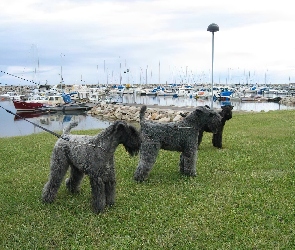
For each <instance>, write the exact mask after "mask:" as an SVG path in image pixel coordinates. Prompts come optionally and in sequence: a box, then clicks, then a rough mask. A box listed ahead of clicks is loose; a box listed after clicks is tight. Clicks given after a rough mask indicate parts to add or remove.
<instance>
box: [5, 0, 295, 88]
mask: <svg viewBox="0 0 295 250" xmlns="http://www.w3.org/2000/svg"><path fill="white" fill-rule="evenodd" d="M292 2H293V1H291V0H289V1H286V0H280V1H259V0H255V1H254V0H247V1H234V0H222V1H221V0H216V1H210V0H207V1H197V0H178V1H176V0H155V1H153V0H120V1H119V0H118V1H113V0H105V1H102V0H68V1H65V0H50V1H45V0H42V1H41V0H1V2H0V43H1V47H0V52H1V63H0V64H1V65H0V70H1V71H2V72H0V83H1V84H2V85H5V84H7V85H11V84H13V85H25V84H28V82H27V81H24V80H21V79H19V78H17V77H14V76H18V77H22V78H23V79H26V80H29V81H30V80H32V81H35V82H38V83H41V84H45V83H46V82H47V83H48V84H51V85H54V84H58V83H59V82H60V79H61V76H60V74H61V73H62V76H63V80H64V83H66V84H81V83H87V84H97V83H109V84H110V83H119V82H120V72H121V76H122V78H121V82H122V83H123V84H125V83H127V82H129V83H142V84H144V83H146V82H147V83H158V82H160V83H162V84H164V83H166V82H168V83H171V82H174V81H181V80H182V81H184V82H185V81H188V82H191V83H195V82H197V83H198V82H211V78H210V77H211V66H212V65H211V62H212V33H210V32H208V31H207V27H208V26H209V25H210V24H211V23H216V24H217V25H218V26H219V31H218V32H216V33H214V70H213V73H214V82H217V83H238V82H240V83H243V82H244V83H245V82H249V83H256V82H259V83H265V82H266V83H279V84H281V83H288V82H289V79H290V81H291V82H295V62H294V58H295V57H294V55H295V35H294V27H295V15H294V8H293V7H292V6H293V4H292ZM61 69H62V70H61ZM127 69H128V70H129V72H127ZM124 72H126V73H124ZM6 73H9V74H12V75H8V74H6ZM159 73H160V74H159Z"/></svg>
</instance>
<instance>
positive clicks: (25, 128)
mask: <svg viewBox="0 0 295 250" xmlns="http://www.w3.org/2000/svg"><path fill="white" fill-rule="evenodd" d="M0 105H1V107H3V108H4V109H3V108H0V137H9V136H19V135H20V136H21V135H29V134H32V133H40V132H44V130H42V129H41V128H39V127H38V126H34V125H33V124H32V123H35V124H37V125H39V126H41V127H44V128H45V129H48V130H51V131H54V132H57V133H61V132H62V130H63V129H64V128H65V127H66V126H67V124H69V122H71V121H76V122H78V126H77V127H75V128H74V129H73V130H86V129H101V128H106V127H108V126H109V125H110V124H111V122H108V121H102V120H100V119H98V118H96V117H92V116H89V115H87V114H86V113H83V114H78V115H77V114H63V113H53V114H52V113H26V114H25V113H16V111H15V109H14V106H13V103H12V102H11V101H2V102H0ZM5 109H7V110H10V111H12V112H13V113H15V114H17V115H12V114H11V113H8V112H6V111H5ZM23 118H25V119H23ZM28 121H29V122H28ZM30 122H32V123H30Z"/></svg>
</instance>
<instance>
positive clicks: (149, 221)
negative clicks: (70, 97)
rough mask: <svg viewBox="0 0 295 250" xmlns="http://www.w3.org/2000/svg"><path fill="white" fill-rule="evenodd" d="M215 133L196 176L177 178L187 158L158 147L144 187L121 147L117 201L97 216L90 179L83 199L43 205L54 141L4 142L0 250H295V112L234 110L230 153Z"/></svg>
mask: <svg viewBox="0 0 295 250" xmlns="http://www.w3.org/2000/svg"><path fill="white" fill-rule="evenodd" d="M97 131H98V130H97ZM97 131H94V130H91V131H78V132H75V133H80V134H86V133H87V134H95V133H97ZM211 136H212V135H211V134H208V133H207V134H205V135H204V139H203V142H202V144H201V146H200V149H199V151H198V161H197V172H198V175H197V177H195V178H188V177H184V176H181V175H180V174H179V171H178V160H179V153H177V152H170V151H160V154H159V156H158V158H157V162H156V164H155V166H154V168H153V170H152V171H151V174H150V176H149V179H148V181H146V182H144V183H136V182H135V181H134V180H133V172H134V171H135V169H136V166H137V163H138V156H137V157H134V158H131V157H129V155H128V154H127V152H126V151H125V150H124V148H123V147H122V146H120V147H119V148H118V149H117V151H116V155H115V158H116V174H117V198H116V204H115V205H114V206H113V207H112V208H108V209H107V210H106V212H105V213H103V214H99V215H96V214H94V213H92V210H91V206H90V199H91V195H90V186H89V180H88V178H87V177H86V178H85V179H84V181H83V185H82V189H81V193H80V194H78V195H71V194H69V193H68V192H67V190H66V188H65V184H64V183H63V184H62V186H61V188H60V190H59V192H58V195H57V199H56V200H55V202H54V203H52V204H43V203H42V202H41V199H40V198H41V192H42V189H43V186H44V184H45V183H46V181H47V177H48V173H49V161H50V155H51V151H52V148H53V146H54V143H55V141H56V139H57V138H56V137H54V136H52V135H50V134H48V133H40V134H33V135H30V136H21V137H11V138H0V155H1V158H0V181H1V185H0V228H1V234H0V249H294V248H295V169H294V166H295V163H294V162H295V110H294V111H272V112H261V113H234V115H233V119H232V120H230V121H228V122H227V123H226V126H225V130H224V141H223V146H224V148H223V149H222V150H219V149H216V148H214V147H213V146H212V144H211Z"/></svg>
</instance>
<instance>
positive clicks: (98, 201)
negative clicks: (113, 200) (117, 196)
mask: <svg viewBox="0 0 295 250" xmlns="http://www.w3.org/2000/svg"><path fill="white" fill-rule="evenodd" d="M89 178H90V185H91V191H92V207H93V211H94V213H100V212H103V210H104V209H105V206H106V194H105V185H104V182H103V180H102V179H101V178H100V177H97V176H95V175H94V176H89Z"/></svg>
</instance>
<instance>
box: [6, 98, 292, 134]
mask: <svg viewBox="0 0 295 250" xmlns="http://www.w3.org/2000/svg"><path fill="white" fill-rule="evenodd" d="M114 101H116V102H119V103H137V104H146V105H156V106H157V105H158V106H170V105H174V106H180V107H186V106H189V107H196V106H204V105H209V106H211V101H210V100H201V99H197V100H196V99H194V98H185V97H178V98H173V97H164V96H161V97H157V96H137V95H124V96H117V97H115V99H114ZM229 104H230V105H232V106H234V110H237V111H241V110H242V111H257V112H259V111H262V110H264V111H269V110H285V109H294V107H288V106H285V105H280V104H278V103H274V102H226V103H224V102H219V101H216V102H214V103H213V108H217V109H219V108H220V107H221V106H222V105H229ZM0 105H1V107H2V108H0V137H6V136H19V135H28V134H32V133H39V132H43V130H42V129H40V128H38V127H37V126H34V125H33V124H31V123H29V122H28V121H26V120H24V119H22V118H21V117H24V118H25V119H28V120H29V121H30V122H33V123H36V124H38V125H39V126H42V127H44V128H46V129H49V130H52V131H55V132H59V133H61V131H62V130H63V129H64V127H65V126H66V125H67V124H68V123H69V122H71V121H76V122H78V126H77V127H76V128H74V129H76V130H86V129H100V128H106V127H108V126H109V125H110V124H111V122H108V121H103V120H101V119H99V118H97V117H92V116H89V115H87V114H85V113H83V114H78V115H77V114H63V113H55V114H52V113H26V114H24V113H21V114H19V113H17V115H16V116H15V115H12V114H11V113H8V112H6V111H5V109H7V110H10V111H12V112H14V113H15V112H16V111H15V109H14V106H13V103H12V102H11V101H1V102H0ZM3 108H4V109H3Z"/></svg>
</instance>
